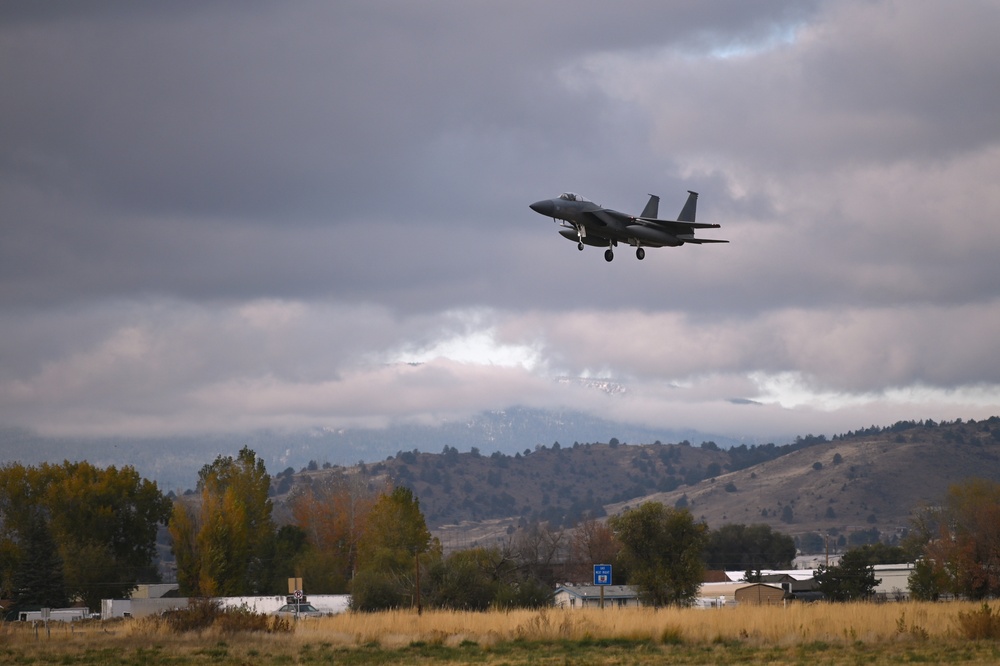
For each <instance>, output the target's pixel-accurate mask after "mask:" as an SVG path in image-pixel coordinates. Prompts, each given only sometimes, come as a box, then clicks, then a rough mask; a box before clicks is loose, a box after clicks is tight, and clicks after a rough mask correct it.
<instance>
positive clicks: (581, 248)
mask: <svg viewBox="0 0 1000 666" xmlns="http://www.w3.org/2000/svg"><path fill="white" fill-rule="evenodd" d="M576 249H578V250H579V251H580V252H583V241H580V242H579V243H577V244H576Z"/></svg>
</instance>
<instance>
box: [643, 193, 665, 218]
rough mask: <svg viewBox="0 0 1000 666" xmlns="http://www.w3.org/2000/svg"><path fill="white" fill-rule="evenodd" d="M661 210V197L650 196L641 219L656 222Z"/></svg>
mask: <svg viewBox="0 0 1000 666" xmlns="http://www.w3.org/2000/svg"><path fill="white" fill-rule="evenodd" d="M659 210H660V197H658V196H656V195H655V194H650V195H649V201H648V202H646V207H645V208H643V209H642V215H640V216H639V217H647V218H650V219H653V220H655V219H656V214H657V212H659Z"/></svg>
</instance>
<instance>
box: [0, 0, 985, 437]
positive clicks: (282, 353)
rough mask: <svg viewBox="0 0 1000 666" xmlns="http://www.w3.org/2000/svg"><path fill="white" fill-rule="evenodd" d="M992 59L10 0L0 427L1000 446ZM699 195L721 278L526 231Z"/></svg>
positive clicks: (953, 13)
mask: <svg viewBox="0 0 1000 666" xmlns="http://www.w3.org/2000/svg"><path fill="white" fill-rule="evenodd" d="M997 26H1000V4H998V3H996V2H994V1H986V0H983V1H975V0H966V1H963V2H961V3H953V2H941V1H938V0H934V1H921V0H906V1H905V2H903V1H902V0H898V1H879V0H858V1H852V0H842V1H837V2H824V1H822V0H817V1H814V2H803V1H802V0H760V1H756V2H747V1H746V0H729V1H721V0H720V1H717V2H700V1H695V0H689V1H676V2H663V1H661V0H649V1H648V2H641V1H635V2H618V3H608V2H596V1H595V2H563V1H555V0H553V1H548V2H535V1H530V2H529V1H522V0H508V1H507V2H477V1H470V0H453V1H439V2H411V1H404V0H398V1H396V2H388V1H387V2H381V1H378V0H373V1H367V2H326V1H316V2H306V1H303V2H295V3H277V2H249V1H244V0H239V1H235V0H234V1H232V2H194V1H192V2H170V3H135V2H121V3H117V2H87V3H79V2H45V3H39V2H34V1H24V2H17V1H12V0H7V1H5V2H4V3H3V4H2V5H0V82H2V86H0V425H3V426H21V427H27V428H31V429H34V430H37V431H38V432H39V433H42V434H53V435H54V434H58V435H125V436H142V435H162V434H172V433H186V434H193V433H201V432H230V431H241V430H249V429H255V428H275V429H282V428H305V427H309V428H311V427H331V428H336V427H342V426H347V425H372V426H379V425H385V424H387V423H392V422H399V421H407V420H412V421H417V422H421V423H434V422H438V421H440V420H445V419H453V418H463V417H466V416H468V415H470V414H473V413H475V412H478V411H481V410H487V409H503V408H505V407H508V406H513V405H524V406H530V407H541V408H546V407H560V408H575V409H580V410H583V411H586V412H589V413H591V414H595V415H602V416H604V417H606V418H609V419H617V420H624V421H630V422H635V423H637V424H645V425H649V426H654V427H664V428H697V429H701V430H703V431H706V432H716V433H723V434H728V435H733V436H749V437H773V436H776V435H779V434H791V435H795V434H806V433H824V434H836V433H839V432H845V431H847V430H850V429H856V428H859V427H864V426H867V425H871V424H878V425H888V424H891V423H892V422H894V421H896V420H901V419H925V418H932V419H935V420H945V419H947V420H951V419H955V418H963V419H969V418H977V419H978V418H983V417H986V416H990V415H993V414H1000V354H998V353H997V351H998V349H997V347H998V342H997V341H998V340H1000V260H998V257H1000V74H998V71H1000V70H998V63H1000V40H998V39H996V34H995V33H996V28H997ZM687 190H695V191H698V192H699V193H700V194H701V198H700V200H699V208H698V219H699V221H703V222H712V223H718V224H721V225H722V228H721V229H717V230H708V231H706V232H701V235H705V236H710V237H714V238H725V239H728V240H729V241H730V243H729V244H724V245H723V244H720V245H703V246H692V245H686V246H683V247H680V248H663V249H659V250H656V249H651V250H649V251H648V252H647V254H646V259H645V260H644V261H641V262H640V261H638V260H636V258H635V256H634V253H632V252H631V251H630V250H629V249H628V248H620V249H619V252H618V253H617V255H616V258H615V260H614V261H613V262H612V263H607V262H605V261H604V258H603V252H602V251H601V250H600V249H599V248H591V247H588V248H587V249H586V250H585V251H584V252H578V251H577V249H576V247H575V243H573V242H568V241H566V240H565V239H563V238H561V237H560V236H559V235H558V234H557V233H556V230H557V227H556V226H555V225H554V224H553V222H552V221H551V220H549V219H546V218H543V217H542V216H540V215H538V214H536V213H534V212H533V211H531V210H530V209H529V208H528V204H530V203H532V202H534V201H536V200H539V199H544V198H549V197H554V196H557V195H558V194H559V193H560V192H563V191H575V192H579V193H580V194H583V195H584V196H586V197H588V198H590V199H593V200H595V201H597V202H599V203H601V204H603V205H605V206H609V207H612V208H615V209H618V210H622V211H625V212H631V213H638V212H639V211H640V210H641V209H642V207H643V205H644V204H645V202H646V199H647V195H648V194H649V193H655V194H658V195H660V196H661V197H662V199H661V203H660V212H661V216H672V215H674V214H676V213H677V212H679V210H680V207H681V206H682V204H683V202H684V199H685V197H686V191H687ZM578 377H587V378H607V379H612V380H614V381H616V382H620V383H621V384H623V385H624V386H626V388H627V390H626V391H625V392H624V393H622V394H615V395H608V394H606V393H604V392H602V391H600V390H597V389H595V388H593V386H592V385H591V384H587V383H581V382H575V381H566V379H567V378H578Z"/></svg>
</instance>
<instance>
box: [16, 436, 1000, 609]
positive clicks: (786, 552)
mask: <svg viewBox="0 0 1000 666" xmlns="http://www.w3.org/2000/svg"><path fill="white" fill-rule="evenodd" d="M270 483H271V477H270V476H269V475H268V473H267V470H266V469H265V466H264V463H263V460H261V459H260V458H258V457H257V455H256V454H255V453H254V452H253V451H252V450H251V449H249V448H246V447H244V448H243V449H242V450H241V451H240V452H239V453H238V454H237V455H236V456H218V457H217V458H216V459H215V461H213V462H212V463H211V464H207V465H205V466H204V467H203V468H202V469H201V471H200V472H199V475H198V484H197V492H196V494H195V496H188V497H182V498H176V499H174V500H173V501H171V500H170V499H169V498H167V497H165V496H164V495H163V494H162V493H161V492H160V490H159V489H158V488H157V486H156V484H155V483H153V482H151V481H148V480H146V479H142V478H141V477H140V476H139V475H138V473H137V472H136V471H135V470H134V469H133V468H131V467H123V468H121V469H118V468H116V467H113V466H112V467H108V468H104V469H101V468H98V467H95V466H93V465H91V464H89V463H86V462H82V463H70V462H64V463H62V464H60V465H50V464H42V465H40V466H38V467H25V466H23V465H20V464H7V465H5V466H3V467H0V594H2V595H3V596H4V597H6V598H12V599H14V600H15V602H16V603H17V604H18V605H19V606H21V607H29V606H34V607H41V606H49V607H59V606H64V605H66V604H67V603H68V602H69V601H70V600H80V601H82V602H83V603H85V604H86V605H87V606H88V607H90V608H98V607H99V605H100V600H101V599H104V598H120V597H123V596H127V595H128V593H129V592H130V591H131V590H132V589H133V588H134V587H135V585H136V584H137V583H138V582H154V581H156V580H157V573H156V571H155V569H154V568H153V563H154V556H155V549H156V533H157V530H158V529H159V527H160V526H161V525H166V526H167V527H168V529H169V533H170V535H171V539H172V549H173V553H174V556H175V558H176V565H177V580H178V583H179V586H180V591H181V593H182V594H183V595H186V596H241V595H254V594H282V593H285V592H286V591H287V579H288V578H289V577H299V578H303V579H304V581H305V588H306V591H307V592H310V593H314V594H319V593H351V594H352V596H353V602H352V603H353V605H354V608H356V609H358V610H378V609H385V608H398V607H406V606H416V607H418V608H421V607H424V606H427V607H434V608H455V609H468V610H483V609H486V608H490V607H500V608H510V607H533V606H542V605H545V604H547V603H549V601H550V599H551V594H552V591H553V589H554V586H555V584H556V583H559V582H563V581H566V580H576V581H589V580H590V575H591V572H592V569H591V567H592V565H593V564H597V563H600V564H613V565H614V573H615V580H614V582H615V583H617V584H621V583H628V584H633V585H636V586H637V587H638V588H639V590H640V593H641V595H642V596H643V597H644V599H645V600H646V602H647V603H649V604H651V605H655V606H662V605H669V604H682V605H683V604H685V603H688V602H690V601H691V600H692V598H693V596H694V594H695V593H696V591H697V589H698V586H699V585H700V583H701V581H702V580H703V575H704V571H705V569H728V570H733V569H739V570H744V571H745V572H746V575H747V580H751V579H753V576H754V572H756V571H759V570H761V569H768V568H788V567H790V565H791V560H792V559H793V558H794V556H795V545H794V541H793V540H792V539H791V537H789V536H787V535H783V534H780V533H778V532H775V531H773V530H772V529H771V528H770V527H769V526H767V525H739V524H730V525H723V526H722V527H720V528H718V529H717V530H710V529H708V527H707V525H705V524H704V523H703V522H701V521H696V520H695V519H694V518H693V516H692V515H691V513H690V512H689V511H688V510H687V509H686V508H683V507H666V506H664V505H662V504H659V503H656V502H649V503H645V504H642V505H640V506H638V507H635V508H632V509H630V510H627V511H625V512H624V513H621V514H619V515H616V516H612V517H610V518H608V519H607V520H606V521H599V520H595V519H588V520H584V521H582V522H581V523H579V524H578V525H577V526H575V527H573V528H569V529H554V528H550V527H549V526H548V525H546V524H544V523H535V524H532V525H529V526H527V527H526V528H525V529H521V530H519V531H517V532H514V533H513V534H510V535H508V536H507V538H505V539H504V540H503V541H502V542H498V543H496V544H494V545H489V546H478V547H474V548H468V549H464V550H460V551H456V552H450V553H446V552H445V550H444V548H443V547H442V546H441V544H440V543H439V542H438V541H437V540H436V539H435V538H433V537H432V535H431V534H430V531H429V530H428V528H427V525H426V522H425V520H424V516H423V514H422V512H421V510H420V503H419V500H418V498H417V497H416V496H415V495H414V494H413V492H412V491H411V490H410V489H408V488H406V487H391V486H390V485H387V484H384V485H381V484H376V483H374V482H373V481H372V480H371V479H370V478H369V477H367V476H365V475H362V474H357V473H354V472H352V471H350V470H342V471H340V472H338V473H337V474H333V475H330V476H328V477H326V478H325V479H324V480H322V481H317V482H314V483H312V484H309V485H303V486H301V487H297V488H296V490H295V493H294V495H293V496H292V497H291V499H290V501H289V506H290V512H291V515H290V519H289V520H288V521H287V522H286V524H281V525H279V524H278V523H277V521H276V520H275V518H274V515H273V511H274V507H273V504H272V501H271V498H270V497H269V493H268V490H269V487H270ZM283 522H284V521H283ZM890 560H896V561H916V562H917V565H916V569H915V572H914V574H913V576H912V577H911V587H912V589H913V591H914V594H915V595H916V596H917V597H918V598H928V599H934V598H938V597H940V596H941V595H943V594H955V595H962V596H966V597H971V598H984V597H988V596H995V595H997V594H1000V574H998V573H997V572H998V571H1000V484H996V483H993V482H988V481H981V480H977V481H970V482H966V483H964V484H959V485H957V486H954V487H953V488H952V490H951V492H950V493H949V496H948V497H947V498H946V499H945V501H944V502H942V503H941V505H940V506H936V507H933V508H928V509H926V510H924V511H923V512H921V513H920V514H919V516H918V519H917V521H916V522H915V525H914V529H913V530H912V531H911V535H910V537H909V539H908V540H907V542H906V543H905V544H904V545H903V546H901V547H893V548H891V549H890V548H889V547H885V546H882V545H881V544H875V545H871V546H864V547H863V548H862V549H855V550H851V551H848V553H846V554H845V555H844V557H843V558H842V560H841V563H840V564H839V565H837V566H835V567H821V568H820V570H819V572H818V574H817V579H818V580H819V581H820V583H821V589H823V590H824V591H825V592H827V596H828V597H829V598H831V599H852V598H858V597H864V596H865V595H866V594H870V592H871V589H873V587H874V585H875V584H877V581H875V579H874V575H873V573H872V566H873V565H874V564H877V563H882V562H886V561H890ZM852 585H853V586H854V587H851V586H852Z"/></svg>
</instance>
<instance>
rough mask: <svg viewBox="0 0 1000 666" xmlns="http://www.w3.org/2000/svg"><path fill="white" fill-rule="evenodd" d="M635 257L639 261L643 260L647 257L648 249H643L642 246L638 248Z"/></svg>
mask: <svg viewBox="0 0 1000 666" xmlns="http://www.w3.org/2000/svg"><path fill="white" fill-rule="evenodd" d="M635 258H636V259H638V260H639V261H642V260H643V259H645V258H646V251H645V250H643V249H642V248H641V247H640V248H638V249H636V251H635Z"/></svg>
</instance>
